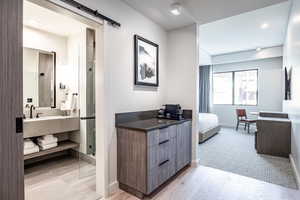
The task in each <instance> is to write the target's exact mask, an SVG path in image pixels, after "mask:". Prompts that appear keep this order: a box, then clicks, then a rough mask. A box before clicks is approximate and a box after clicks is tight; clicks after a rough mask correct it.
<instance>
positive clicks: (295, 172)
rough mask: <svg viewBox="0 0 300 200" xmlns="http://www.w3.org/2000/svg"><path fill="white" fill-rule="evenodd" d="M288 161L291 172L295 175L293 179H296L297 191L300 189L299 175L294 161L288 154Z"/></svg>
mask: <svg viewBox="0 0 300 200" xmlns="http://www.w3.org/2000/svg"><path fill="white" fill-rule="evenodd" d="M290 161H291V164H292V168H293V171H294V174H295V177H296V183H297V186H298V189H299V188H300V173H299V171H298V169H297V166H296V163H295V160H294V158H293V156H292V154H290Z"/></svg>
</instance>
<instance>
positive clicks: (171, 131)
mask: <svg viewBox="0 0 300 200" xmlns="http://www.w3.org/2000/svg"><path fill="white" fill-rule="evenodd" d="M176 131H177V129H176V125H174V126H169V127H167V128H163V129H157V130H153V131H150V132H148V146H154V145H158V144H160V143H162V142H165V141H166V140H170V139H171V138H174V137H176V135H177V134H176Z"/></svg>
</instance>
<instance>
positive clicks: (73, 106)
mask: <svg viewBox="0 0 300 200" xmlns="http://www.w3.org/2000/svg"><path fill="white" fill-rule="evenodd" d="M77 103H78V95H73V96H72V103H71V110H72V111H73V112H76V111H77Z"/></svg>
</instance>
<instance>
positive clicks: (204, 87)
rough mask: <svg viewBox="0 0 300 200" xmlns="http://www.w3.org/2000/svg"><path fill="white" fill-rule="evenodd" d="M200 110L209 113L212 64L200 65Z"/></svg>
mask: <svg viewBox="0 0 300 200" xmlns="http://www.w3.org/2000/svg"><path fill="white" fill-rule="evenodd" d="M199 73H200V76H199V79H200V83H199V87H200V88H199V89H200V91H199V112H200V113H208V112H209V107H210V106H209V105H210V82H211V80H210V77H211V66H210V65H207V66H200V70H199Z"/></svg>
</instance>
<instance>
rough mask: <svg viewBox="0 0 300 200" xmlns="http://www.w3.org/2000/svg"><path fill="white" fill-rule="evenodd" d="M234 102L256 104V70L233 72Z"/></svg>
mask: <svg viewBox="0 0 300 200" xmlns="http://www.w3.org/2000/svg"><path fill="white" fill-rule="evenodd" d="M234 104H238V105H257V70H251V71H241V72H235V73H234Z"/></svg>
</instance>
